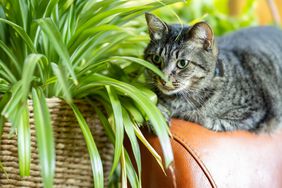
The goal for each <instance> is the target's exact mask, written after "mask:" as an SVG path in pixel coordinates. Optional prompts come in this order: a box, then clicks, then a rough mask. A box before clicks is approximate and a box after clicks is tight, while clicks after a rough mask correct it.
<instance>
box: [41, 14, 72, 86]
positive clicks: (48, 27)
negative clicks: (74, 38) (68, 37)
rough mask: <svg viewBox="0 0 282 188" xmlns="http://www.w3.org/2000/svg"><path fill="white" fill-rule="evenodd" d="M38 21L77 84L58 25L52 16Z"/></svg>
mask: <svg viewBox="0 0 282 188" xmlns="http://www.w3.org/2000/svg"><path fill="white" fill-rule="evenodd" d="M37 23H38V24H39V25H40V27H41V28H42V30H43V31H44V32H45V34H46V35H47V36H48V40H49V41H50V42H51V43H52V46H53V47H54V48H55V50H56V51H57V53H58V54H59V56H60V57H61V58H62V60H63V61H62V63H63V65H64V67H66V68H67V70H68V71H69V73H70V75H71V77H72V79H73V81H74V83H75V84H77V79H76V76H75V73H74V70H73V69H72V67H71V62H70V55H69V53H68V50H67V47H66V45H65V44H64V43H63V39H62V36H61V34H60V31H59V29H58V27H57V26H56V25H55V23H54V22H53V21H52V20H51V19H50V18H44V19H43V18H42V19H39V20H37Z"/></svg>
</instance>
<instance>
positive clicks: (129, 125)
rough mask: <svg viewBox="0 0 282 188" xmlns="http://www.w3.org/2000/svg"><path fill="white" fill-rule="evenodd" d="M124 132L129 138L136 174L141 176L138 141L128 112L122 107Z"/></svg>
mask: <svg viewBox="0 0 282 188" xmlns="http://www.w3.org/2000/svg"><path fill="white" fill-rule="evenodd" d="M122 116H123V121H124V128H125V132H126V134H127V136H128V138H129V140H130V144H131V148H132V151H133V155H134V158H135V162H136V164H137V170H138V176H139V177H141V154H140V148H139V144H138V141H137V139H136V136H135V133H134V124H133V122H132V121H131V119H130V117H129V115H128V113H127V112H126V111H125V110H124V109H123V111H122Z"/></svg>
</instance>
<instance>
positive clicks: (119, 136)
mask: <svg viewBox="0 0 282 188" xmlns="http://www.w3.org/2000/svg"><path fill="white" fill-rule="evenodd" d="M106 89H107V92H108V95H109V98H110V101H111V105H112V108H113V113H114V114H113V115H114V119H115V130H114V131H115V136H116V139H115V155H114V161H113V166H112V170H111V173H110V174H111V175H112V174H113V172H114V170H115V169H116V167H117V165H118V161H119V159H120V156H121V151H122V144H123V137H124V131H123V118H122V108H121V104H120V101H119V99H118V96H117V94H116V92H115V90H114V89H113V88H111V87H109V86H106Z"/></svg>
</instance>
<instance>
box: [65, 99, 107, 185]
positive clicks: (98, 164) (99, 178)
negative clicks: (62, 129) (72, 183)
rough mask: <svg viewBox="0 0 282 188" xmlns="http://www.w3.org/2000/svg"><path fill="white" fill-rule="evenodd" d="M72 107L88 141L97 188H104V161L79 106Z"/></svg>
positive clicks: (73, 105)
mask: <svg viewBox="0 0 282 188" xmlns="http://www.w3.org/2000/svg"><path fill="white" fill-rule="evenodd" d="M70 106H71V108H72V110H73V112H74V114H75V116H76V119H77V121H78V123H79V126H80V129H81V131H82V134H83V136H84V139H85V141H86V145H87V148H88V152H89V155H90V160H91V166H92V172H93V180H94V185H95V188H100V187H104V180H103V178H104V177H103V166H102V161H101V158H100V155H99V152H98V149H97V147H96V144H95V142H94V139H93V136H92V134H91V131H90V129H89V127H88V125H87V123H86V121H85V119H84V117H83V116H82V114H81V113H80V111H79V109H78V108H77V106H76V105H75V104H70Z"/></svg>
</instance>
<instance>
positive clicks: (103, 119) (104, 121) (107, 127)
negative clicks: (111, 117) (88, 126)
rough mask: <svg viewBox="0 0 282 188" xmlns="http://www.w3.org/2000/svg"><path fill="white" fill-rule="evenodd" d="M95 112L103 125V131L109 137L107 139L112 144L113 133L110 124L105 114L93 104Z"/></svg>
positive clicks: (113, 139) (113, 140) (113, 141)
mask: <svg viewBox="0 0 282 188" xmlns="http://www.w3.org/2000/svg"><path fill="white" fill-rule="evenodd" d="M93 107H94V109H95V112H96V113H97V115H98V117H99V120H100V121H101V123H102V125H103V126H104V129H105V132H106V134H107V136H108V138H109V140H110V141H111V142H112V144H114V143H115V135H114V132H113V130H112V128H111V125H110V123H109V121H108V120H107V118H106V116H105V115H104V114H103V113H102V111H101V110H100V109H99V108H97V106H96V105H93Z"/></svg>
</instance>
